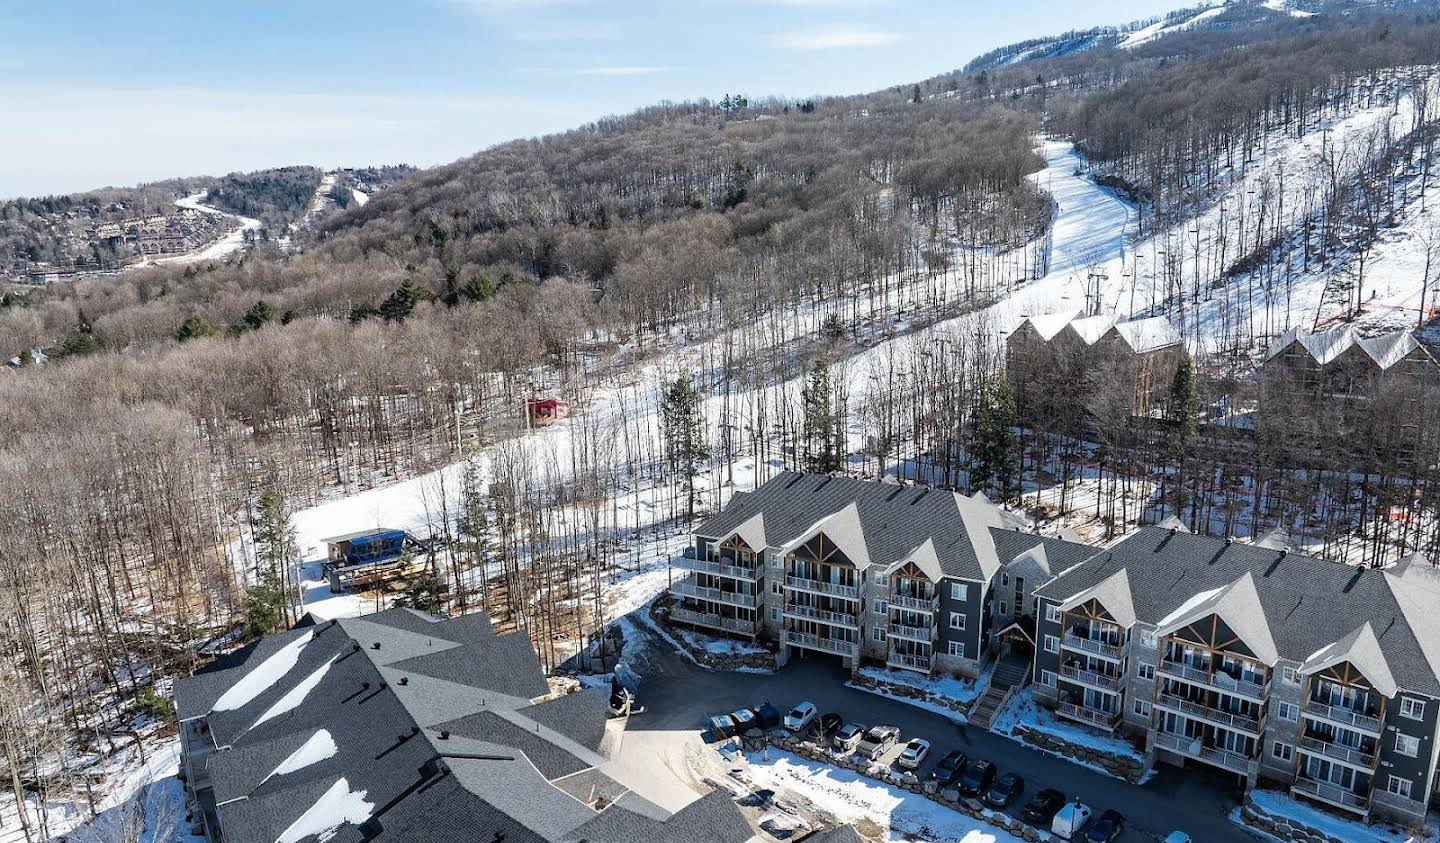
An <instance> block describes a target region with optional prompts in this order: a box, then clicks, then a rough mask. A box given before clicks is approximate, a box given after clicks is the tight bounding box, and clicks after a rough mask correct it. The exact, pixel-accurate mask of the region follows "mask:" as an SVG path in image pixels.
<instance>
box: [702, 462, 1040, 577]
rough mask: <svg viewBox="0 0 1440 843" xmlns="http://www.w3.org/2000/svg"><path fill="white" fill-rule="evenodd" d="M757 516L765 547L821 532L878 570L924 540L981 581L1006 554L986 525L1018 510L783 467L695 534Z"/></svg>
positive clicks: (723, 532)
mask: <svg viewBox="0 0 1440 843" xmlns="http://www.w3.org/2000/svg"><path fill="white" fill-rule="evenodd" d="M756 516H761V519H760V521H761V523H763V525H764V530H763V532H764V535H763V546H764V547H769V548H787V547H792V546H794V545H796V544H799V543H802V542H804V541H807V540H808V539H809V538H811V537H812V536H814V535H815V534H816V533H820V532H823V533H825V534H826V536H827V537H829V538H830V539H831V540H832V541H834V542H835V543H836V545H837V546H839V547H840V548H841V549H842V550H843V551H844V552H845V553H846V555H847V557H849V558H850V560H851V561H852V562H854V563H855V564H856V566H857V567H860V568H868V567H870V566H879V567H880V568H881V569H882V570H883V569H886V568H889V567H890V566H892V565H894V564H895V563H896V562H899V561H902V560H904V559H907V558H909V557H910V556H911V555H912V554H913V553H915V552H916V551H917V550H918V549H919V548H921V547H922V546H923V545H924V544H925V542H926V540H927V539H929V540H930V549H929V550H926V551H925V553H926V555H927V557H928V554H929V553H930V552H932V551H933V553H934V556H935V559H936V560H937V562H938V564H939V567H940V570H941V571H942V572H943V573H944V575H945V576H948V577H957V578H961V579H968V580H975V581H981V582H988V581H989V579H990V578H991V577H992V576H993V575H994V574H995V572H996V571H997V570H998V569H999V567H1000V565H1001V563H1002V562H1003V561H1007V559H1008V557H1007V558H1006V559H1002V558H1001V557H1000V555H999V553H998V552H997V550H996V547H995V539H994V537H993V536H992V534H991V528H1002V529H1003V528H1012V529H1013V528H1016V527H1019V526H1022V523H1021V519H1020V518H1019V517H1018V516H1015V515H1013V514H1010V513H1007V512H1005V511H1004V510H1002V509H1000V508H998V507H996V506H994V505H993V504H991V503H990V502H989V501H987V500H985V499H984V498H983V497H980V496H976V497H973V498H971V497H966V496H964V495H961V494H957V493H955V492H946V491H942V490H939V489H932V488H928V487H925V486H900V485H894V484H890V483H877V482H874V481H868V480H853V479H850V478H847V477H832V476H830V475H827V474H808V473H801V472H795V471H786V472H782V473H780V474H778V475H776V476H775V477H774V478H773V479H771V480H770V481H768V482H767V483H765V484H764V485H762V486H761V487H760V488H758V489H756V490H755V491H753V492H744V493H738V494H736V495H735V496H734V497H733V498H731V499H730V503H729V504H728V505H727V506H726V507H725V509H724V510H723V511H722V512H720V513H719V514H717V515H715V516H714V517H712V518H711V519H709V520H708V521H706V522H705V523H704V524H701V525H700V527H699V528H698V529H697V530H696V531H695V533H696V535H699V536H703V537H706V538H710V539H713V540H716V541H722V540H724V539H727V538H729V537H730V536H732V535H735V534H736V533H737V532H739V531H741V528H742V527H744V528H746V530H748V531H750V532H751V533H752V535H753V532H754V527H755V524H756V520H755V519H756ZM756 540H759V539H758V537H757V539H756ZM747 541H748V539H747ZM1037 543H1038V537H1037ZM752 546H754V545H752Z"/></svg>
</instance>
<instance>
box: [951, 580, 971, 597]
mask: <svg viewBox="0 0 1440 843" xmlns="http://www.w3.org/2000/svg"><path fill="white" fill-rule="evenodd" d="M950 599H951V600H961V601H964V600H969V599H970V586H969V585H967V584H965V583H963V582H952V583H950Z"/></svg>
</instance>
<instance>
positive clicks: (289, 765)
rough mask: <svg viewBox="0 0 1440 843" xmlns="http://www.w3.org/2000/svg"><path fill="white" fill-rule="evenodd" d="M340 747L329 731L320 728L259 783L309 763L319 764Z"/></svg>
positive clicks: (303, 767)
mask: <svg viewBox="0 0 1440 843" xmlns="http://www.w3.org/2000/svg"><path fill="white" fill-rule="evenodd" d="M339 751H340V749H339V747H337V746H336V745H335V739H334V738H333V737H331V736H330V732H329V731H328V730H326V729H321V730H319V731H317V732H316V733H315V734H313V735H311V736H310V737H309V738H308V739H307V740H306V741H305V743H303V744H301V745H300V748H299V749H297V750H295V751H294V752H292V753H290V755H289V756H287V757H286V759H285V760H284V761H281V762H280V766H278V767H276V768H275V769H273V770H271V771H270V775H268V776H266V777H265V778H264V779H262V780H261V782H260V783H261V784H264V783H265V782H267V781H269V780H270V779H272V778H274V777H275V776H283V775H285V774H286V773H293V772H295V771H296V770H303V769H305V768H306V767H309V766H310V765H311V764H319V763H320V762H321V761H324V760H325V759H326V758H330V757H333V756H334V755H335V753H337V752H339Z"/></svg>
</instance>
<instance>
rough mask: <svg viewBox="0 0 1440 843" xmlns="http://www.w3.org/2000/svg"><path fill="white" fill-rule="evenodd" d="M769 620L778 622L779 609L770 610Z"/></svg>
mask: <svg viewBox="0 0 1440 843" xmlns="http://www.w3.org/2000/svg"><path fill="white" fill-rule="evenodd" d="M770 620H772V621H778V620H780V610H779V609H774V608H772V609H771V610H770Z"/></svg>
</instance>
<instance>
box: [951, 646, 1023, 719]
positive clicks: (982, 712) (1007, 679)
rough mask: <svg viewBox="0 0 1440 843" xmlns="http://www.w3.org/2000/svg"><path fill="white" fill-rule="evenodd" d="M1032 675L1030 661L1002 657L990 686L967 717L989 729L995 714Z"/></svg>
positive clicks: (991, 675)
mask: <svg viewBox="0 0 1440 843" xmlns="http://www.w3.org/2000/svg"><path fill="white" fill-rule="evenodd" d="M1029 676H1030V663H1029V662H1028V661H1024V660H1021V659H1001V660H1000V662H999V663H997V664H996V665H995V669H994V671H993V672H992V673H991V674H990V687H989V688H986V689H985V693H983V694H981V695H980V698H979V699H977V700H976V701H975V704H974V705H973V706H971V707H970V713H969V714H968V715H967V716H966V719H967V720H969V721H970V723H971V724H972V725H975V726H979V727H980V728H982V729H986V730H988V729H989V728H990V727H991V725H992V724H994V722H995V715H997V714H999V713H1000V709H1002V708H1004V707H1005V703H1007V702H1009V701H1010V697H1012V696H1014V694H1015V691H1016V690H1018V689H1019V688H1020V687H1021V686H1023V685H1024V684H1025V680H1026V679H1027V678H1029Z"/></svg>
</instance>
